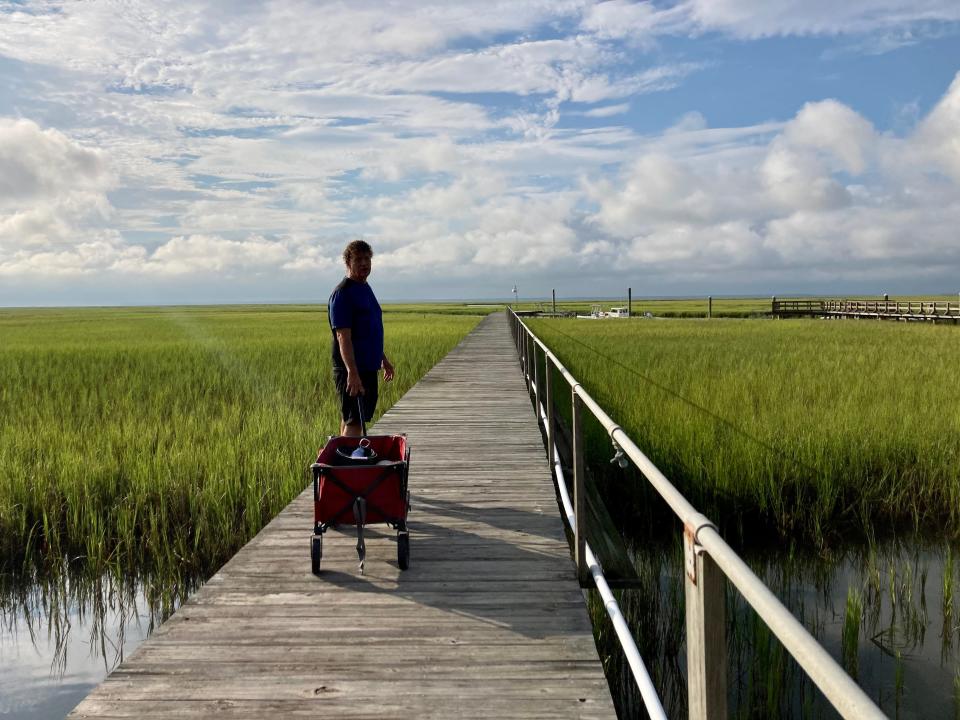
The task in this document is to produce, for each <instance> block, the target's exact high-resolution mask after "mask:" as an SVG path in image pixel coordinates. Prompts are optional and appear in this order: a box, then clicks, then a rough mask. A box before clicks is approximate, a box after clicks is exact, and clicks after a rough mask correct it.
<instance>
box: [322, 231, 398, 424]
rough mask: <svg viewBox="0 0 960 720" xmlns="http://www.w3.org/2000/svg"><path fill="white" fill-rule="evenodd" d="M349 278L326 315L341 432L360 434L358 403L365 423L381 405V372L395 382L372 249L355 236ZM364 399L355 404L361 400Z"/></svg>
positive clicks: (346, 256) (346, 257)
mask: <svg viewBox="0 0 960 720" xmlns="http://www.w3.org/2000/svg"><path fill="white" fill-rule="evenodd" d="M343 262H344V263H345V264H346V266H347V276H346V277H345V278H344V279H343V280H341V281H340V284H339V285H337V286H336V287H335V288H334V289H333V293H331V295H330V302H329V304H328V305H327V319H328V320H329V322H330V332H331V333H332V335H333V381H334V384H335V385H336V388H337V393H338V394H339V396H340V416H341V421H340V434H341V435H347V436H350V437H360V433H361V424H360V415H359V412H358V410H359V408H358V407H357V406H358V405H362V406H363V421H364V422H369V421H370V420H371V419H372V418H373V411H374V409H375V408H376V406H377V374H378V372H379V370H380V369H381V368H382V369H383V379H384V381H386V382H390V381H391V380H393V365H392V364H391V363H390V360H388V359H387V356H386V355H385V354H384V352H383V314H382V313H381V311H380V303H378V302H377V298H376V296H375V295H374V294H373V290H372V289H371V288H370V285H368V284H367V278H368V277H369V275H370V269H371V267H372V263H373V249H372V248H371V247H370V245H369V244H368V243H366V242H365V241H363V240H354V241H353V242H351V243H349V244H348V245H347V247H345V248H344V250H343ZM358 397H359V398H360V402H359V403H358V402H357V398H358Z"/></svg>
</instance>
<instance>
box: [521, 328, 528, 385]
mask: <svg viewBox="0 0 960 720" xmlns="http://www.w3.org/2000/svg"><path fill="white" fill-rule="evenodd" d="M529 340H530V338H529V336H528V335H527V331H526V330H521V343H522V345H521V350H520V353H521V356H522V357H523V362H522V363H521V364H522V365H523V384H524V385H526V387H527V392H528V393H529V392H530V381H529V380H528V379H527V377H528V376H529V375H530V363H529V358H528V355H527V353H528V351H529V350H530V347H529Z"/></svg>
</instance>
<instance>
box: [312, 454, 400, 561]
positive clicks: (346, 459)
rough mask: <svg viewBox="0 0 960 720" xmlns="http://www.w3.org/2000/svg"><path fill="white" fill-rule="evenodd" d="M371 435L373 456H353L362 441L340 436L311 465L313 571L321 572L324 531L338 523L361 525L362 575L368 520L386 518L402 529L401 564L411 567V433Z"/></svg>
mask: <svg viewBox="0 0 960 720" xmlns="http://www.w3.org/2000/svg"><path fill="white" fill-rule="evenodd" d="M367 439H368V440H369V441H370V442H369V449H370V450H372V451H373V453H370V454H371V455H372V456H373V457H370V458H366V459H364V458H359V459H358V458H352V457H351V456H350V455H351V453H350V450H352V449H355V448H356V447H357V442H358V439H357V438H351V437H342V436H336V437H331V438H330V439H329V440H328V441H327V444H326V445H324V447H323V449H322V450H321V451H320V454H319V455H318V456H317V461H316V462H315V463H313V465H311V466H310V467H311V469H312V470H313V537H312V538H311V541H310V566H311V569H312V570H313V572H314V574H316V573H319V572H320V559H321V557H323V534H324V533H325V532H326V531H327V529H328V528H330V527H331V526H334V525H348V524H349V525H356V526H357V555H358V556H359V558H360V572H361V573H363V563H364V559H365V557H366V545H365V544H364V540H363V528H364V526H365V525H367V524H368V523H377V522H385V523H387V525H389V526H390V527H391V528H393V529H394V530H396V531H397V564H398V565H399V566H400V569H401V570H406V569H407V568H408V567H409V566H410V533H409V531H408V529H407V511H408V510H409V509H410V493H409V490H408V488H407V476H408V473H409V469H410V447H409V445H407V436H406V435H371V436H369V438H367ZM368 452H369V450H368Z"/></svg>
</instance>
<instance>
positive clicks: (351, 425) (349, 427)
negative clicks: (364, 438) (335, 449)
mask: <svg viewBox="0 0 960 720" xmlns="http://www.w3.org/2000/svg"><path fill="white" fill-rule="evenodd" d="M360 431H361V427H360V423H359V422H357V421H355V420H354V421H353V422H347V421H345V420H341V421H340V434H341V435H343V436H344V437H360V434H361V432H360Z"/></svg>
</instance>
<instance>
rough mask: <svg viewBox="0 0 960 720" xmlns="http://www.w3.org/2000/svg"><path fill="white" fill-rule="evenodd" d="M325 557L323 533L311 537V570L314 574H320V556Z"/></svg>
mask: <svg viewBox="0 0 960 720" xmlns="http://www.w3.org/2000/svg"><path fill="white" fill-rule="evenodd" d="M322 557H323V535H314V536H313V537H312V538H310V571H311V572H312V573H313V574H314V575H319V574H320V558H322Z"/></svg>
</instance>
